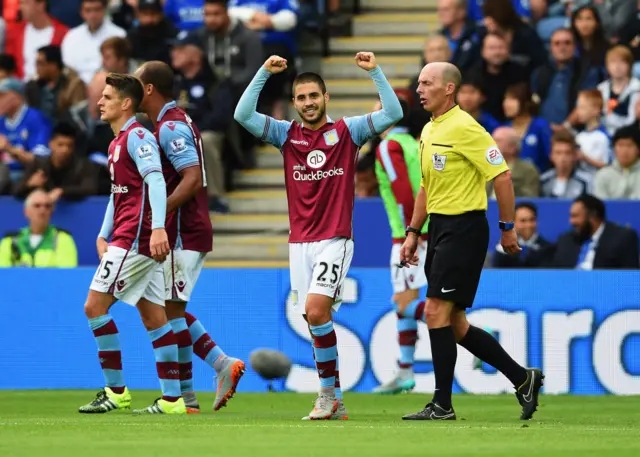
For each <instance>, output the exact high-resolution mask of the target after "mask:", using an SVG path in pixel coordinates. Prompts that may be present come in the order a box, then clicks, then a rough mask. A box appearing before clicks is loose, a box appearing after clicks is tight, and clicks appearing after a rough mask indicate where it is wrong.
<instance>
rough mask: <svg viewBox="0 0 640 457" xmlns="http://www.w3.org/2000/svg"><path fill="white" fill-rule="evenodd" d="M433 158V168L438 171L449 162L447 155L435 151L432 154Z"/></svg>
mask: <svg viewBox="0 0 640 457" xmlns="http://www.w3.org/2000/svg"><path fill="white" fill-rule="evenodd" d="M431 160H432V161H433V169H434V170H436V171H442V170H444V166H445V164H446V163H447V156H443V155H440V154H438V153H437V152H434V153H433V155H432V156H431Z"/></svg>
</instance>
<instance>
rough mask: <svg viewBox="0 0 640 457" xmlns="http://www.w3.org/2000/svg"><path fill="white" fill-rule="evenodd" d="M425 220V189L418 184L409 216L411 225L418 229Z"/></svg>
mask: <svg viewBox="0 0 640 457" xmlns="http://www.w3.org/2000/svg"><path fill="white" fill-rule="evenodd" d="M425 222H427V191H425V190H424V187H423V186H422V185H420V190H419V191H418V194H417V195H416V202H415V204H414V205H413V216H411V224H409V225H411V227H415V228H417V229H420V228H421V227H423V226H424V223H425Z"/></svg>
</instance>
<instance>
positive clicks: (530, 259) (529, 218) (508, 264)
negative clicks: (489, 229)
mask: <svg viewBox="0 0 640 457" xmlns="http://www.w3.org/2000/svg"><path fill="white" fill-rule="evenodd" d="M514 222H515V229H516V233H517V234H518V244H519V245H520V247H521V248H522V251H521V252H520V254H518V255H517V256H511V255H508V254H507V253H505V252H504V249H503V248H502V246H501V245H500V243H498V245H497V246H496V250H495V252H494V254H493V258H492V259H491V264H492V266H493V267H494V268H542V267H546V266H549V264H550V263H551V261H552V260H553V251H554V248H555V246H554V245H553V244H552V243H550V242H549V241H547V240H545V239H544V238H542V236H541V235H540V234H539V233H538V208H537V207H536V205H534V204H533V203H529V202H522V203H518V204H517V205H516V217H515V221H514Z"/></svg>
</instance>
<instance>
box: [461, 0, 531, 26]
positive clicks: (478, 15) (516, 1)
mask: <svg viewBox="0 0 640 457" xmlns="http://www.w3.org/2000/svg"><path fill="white" fill-rule="evenodd" d="M510 1H511V4H512V5H513V9H514V10H515V12H516V14H517V15H518V16H520V17H521V18H523V19H529V18H530V17H531V7H530V5H529V0H510ZM483 3H485V1H484V0H469V18H471V19H472V20H474V21H475V22H482V20H483V19H484V16H483V14H482V6H483Z"/></svg>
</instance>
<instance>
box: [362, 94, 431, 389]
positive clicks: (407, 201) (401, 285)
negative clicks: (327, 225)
mask: <svg viewBox="0 0 640 457" xmlns="http://www.w3.org/2000/svg"><path fill="white" fill-rule="evenodd" d="M379 103H380V102H378V104H379ZM400 104H401V106H402V114H403V117H402V119H401V120H400V121H399V122H398V123H397V124H396V125H395V126H394V127H392V128H390V129H388V130H386V131H385V132H383V133H382V134H381V135H380V137H381V138H383V141H382V142H381V143H380V145H379V146H378V149H377V150H376V176H377V177H378V185H379V187H380V196H381V197H382V201H383V202H384V208H385V210H386V211H387V217H388V219H389V225H390V227H391V236H392V237H393V244H392V248H391V284H392V285H393V293H394V295H393V298H392V301H393V305H394V308H395V310H396V313H397V314H398V342H399V343H400V360H399V361H398V368H399V369H398V372H397V373H396V376H394V377H393V378H392V379H390V380H389V381H387V382H385V383H384V384H382V385H381V386H378V387H376V388H375V389H374V392H375V393H380V394H397V393H400V392H406V391H409V390H412V389H413V388H414V387H415V386H416V381H415V379H414V374H413V361H414V355H415V352H416V342H417V341H418V321H419V320H424V301H423V300H420V299H419V298H418V297H419V293H420V289H421V288H422V287H424V286H425V285H426V284H427V278H426V276H425V274H424V269H423V268H422V267H423V266H424V261H425V258H426V257H427V249H426V247H425V246H424V244H423V243H422V241H420V243H419V245H418V257H419V258H420V265H418V266H412V267H411V268H403V267H402V266H400V265H399V264H400V247H401V246H402V243H403V242H404V238H405V234H404V230H405V227H406V226H407V222H408V221H411V214H412V212H413V206H414V200H415V195H416V194H417V193H418V190H419V189H420V178H421V174H420V159H419V158H418V142H417V141H416V140H415V138H413V137H412V136H411V135H410V134H409V128H408V114H409V105H408V104H407V102H406V101H404V100H400ZM378 109H379V108H378ZM422 232H423V233H424V235H422V239H423V240H425V241H426V232H427V224H425V226H424V227H423V228H422Z"/></svg>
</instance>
